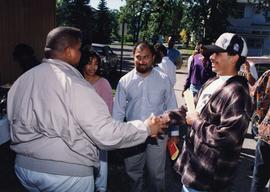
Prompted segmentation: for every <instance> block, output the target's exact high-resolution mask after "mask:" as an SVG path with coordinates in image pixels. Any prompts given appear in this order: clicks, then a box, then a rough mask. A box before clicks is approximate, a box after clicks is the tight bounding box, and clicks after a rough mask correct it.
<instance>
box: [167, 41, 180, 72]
mask: <svg viewBox="0 0 270 192" xmlns="http://www.w3.org/2000/svg"><path fill="white" fill-rule="evenodd" d="M174 45H175V37H174V36H169V37H168V49H167V55H168V57H169V58H170V60H171V61H172V62H173V63H174V64H175V66H176V68H177V69H180V68H181V66H182V64H183V60H182V55H181V53H180V51H178V50H177V49H175V48H174Z"/></svg>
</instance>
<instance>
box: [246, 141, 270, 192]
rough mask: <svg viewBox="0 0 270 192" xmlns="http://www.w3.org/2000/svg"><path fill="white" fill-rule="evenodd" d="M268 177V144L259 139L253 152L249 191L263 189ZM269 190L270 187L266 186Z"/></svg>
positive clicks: (254, 191)
mask: <svg viewBox="0 0 270 192" xmlns="http://www.w3.org/2000/svg"><path fill="white" fill-rule="evenodd" d="M269 178H270V145H269V144H268V143H266V142H264V141H261V140H259V141H258V142H257V146H256V152H255V165H254V170H253V180H252V184H251V189H250V192H261V191H264V188H265V185H266V184H267V182H268V180H269ZM268 192H270V187H269V188H268Z"/></svg>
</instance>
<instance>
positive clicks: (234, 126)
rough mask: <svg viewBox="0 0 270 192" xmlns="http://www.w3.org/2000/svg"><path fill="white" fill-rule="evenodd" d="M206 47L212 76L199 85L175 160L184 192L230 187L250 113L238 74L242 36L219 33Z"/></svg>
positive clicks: (221, 190)
mask: <svg viewBox="0 0 270 192" xmlns="http://www.w3.org/2000/svg"><path fill="white" fill-rule="evenodd" d="M205 47H206V48H207V51H208V52H209V53H210V55H211V56H210V60H211V63H212V70H213V71H214V72H216V73H217V77H215V78H213V79H210V80H209V81H207V82H206V83H205V84H204V85H203V87H202V89H201V90H200V91H199V93H198V97H197V100H196V102H195V103H196V110H195V112H188V113H187V115H186V122H187V124H188V125H190V133H189V134H188V136H187V138H186V141H185V143H184V147H183V151H182V153H181V155H180V157H179V159H178V161H177V163H176V167H177V172H178V173H179V174H180V175H181V176H182V178H181V181H182V183H183V188H182V191H183V192H191V191H192V192H202V191H208V192H227V191H230V187H231V185H232V180H233V174H234V172H235V170H236V169H235V168H236V166H237V163H238V159H239V155H240V150H241V147H242V144H243V141H244V135H245V133H246V130H247V128H248V124H249V120H250V115H251V108H252V105H251V99H250V96H249V90H248V83H247V80H246V79H245V77H242V76H238V71H239V69H240V66H241V65H242V63H244V62H245V60H246V56H247V52H248V50H247V45H246V42H245V40H244V39H243V38H242V37H240V36H239V35H237V34H233V33H224V34H222V35H221V36H220V37H219V38H218V39H217V41H216V42H215V44H214V45H208V46H205ZM172 114H175V113H173V112H172Z"/></svg>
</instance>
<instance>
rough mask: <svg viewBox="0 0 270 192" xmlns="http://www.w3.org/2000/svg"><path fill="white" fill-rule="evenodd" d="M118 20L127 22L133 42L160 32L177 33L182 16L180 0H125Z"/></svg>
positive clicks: (166, 33)
mask: <svg viewBox="0 0 270 192" xmlns="http://www.w3.org/2000/svg"><path fill="white" fill-rule="evenodd" d="M120 14H121V16H120V20H121V21H122V22H125V23H127V24H128V28H129V32H130V33H131V34H132V35H133V42H136V41H138V39H139V38H140V39H151V38H152V37H154V36H156V35H159V34H162V35H169V34H178V31H179V30H180V25H181V22H180V21H181V18H182V1H181V0H127V1H126V6H124V7H123V8H122V9H120Z"/></svg>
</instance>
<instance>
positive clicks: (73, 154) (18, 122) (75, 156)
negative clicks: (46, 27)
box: [7, 27, 167, 192]
mask: <svg viewBox="0 0 270 192" xmlns="http://www.w3.org/2000/svg"><path fill="white" fill-rule="evenodd" d="M80 46H81V31H80V30H79V29H77V28H72V27H57V28H55V29H53V30H52V31H50V32H49V34H48V35H47V39H46V45H45V59H43V61H42V63H41V64H40V65H38V66H37V67H35V68H32V69H31V70H29V71H27V72H26V73H24V74H23V75H22V76H21V77H19V79H18V80H16V82H15V83H14V84H13V86H12V87H11V89H10V91H9V93H8V105H7V109H8V120H9V122H10V128H11V149H12V150H14V151H15V152H16V162H15V171H16V175H17V176H18V178H19V180H20V181H21V183H22V184H23V186H24V187H25V188H26V189H27V190H28V191H47V192H62V191H71V192H73V191H89V192H93V191H94V178H93V167H98V166H99V165H98V161H99V158H98V148H100V149H104V150H111V149H115V148H123V147H130V146H134V145H138V144H140V143H143V142H144V141H145V140H146V138H147V137H148V136H149V135H150V136H156V135H157V134H158V132H159V131H161V130H160V129H161V128H163V127H165V126H166V125H165V124H166V122H167V119H161V118H158V117H154V116H153V117H149V118H148V119H147V120H145V121H144V122H143V121H139V120H137V121H136V120H135V121H130V122H128V123H122V122H119V121H115V120H113V119H112V117H111V115H110V112H109V110H108V107H107V106H106V104H105V102H104V101H103V100H102V98H101V97H99V96H98V94H97V93H96V91H95V89H94V88H93V87H92V86H91V85H90V84H89V83H88V82H87V81H86V80H84V78H83V76H82V75H81V74H80V72H79V71H78V70H77V69H76V68H75V66H76V65H77V64H78V62H79V60H80V56H81V53H80ZM89 98H90V99H89Z"/></svg>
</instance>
